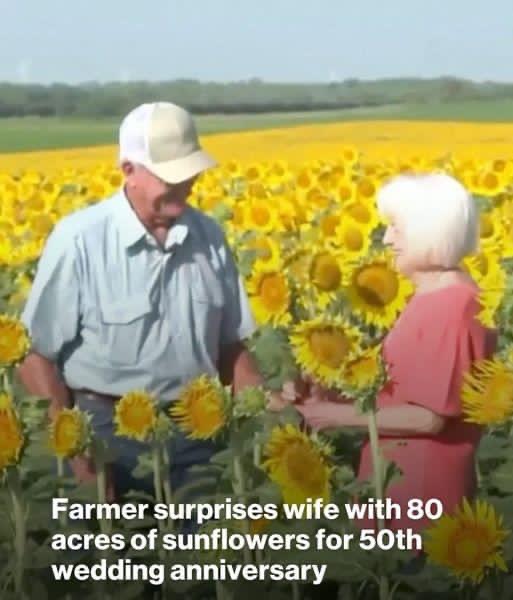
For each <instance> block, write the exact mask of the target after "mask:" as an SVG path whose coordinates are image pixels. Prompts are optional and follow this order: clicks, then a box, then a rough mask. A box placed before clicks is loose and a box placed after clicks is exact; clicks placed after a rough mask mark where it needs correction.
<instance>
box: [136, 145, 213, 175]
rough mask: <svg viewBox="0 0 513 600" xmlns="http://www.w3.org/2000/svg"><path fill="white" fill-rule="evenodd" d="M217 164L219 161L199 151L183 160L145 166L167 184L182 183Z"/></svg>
mask: <svg viewBox="0 0 513 600" xmlns="http://www.w3.org/2000/svg"><path fill="white" fill-rule="evenodd" d="M217 164H218V163H217V161H215V160H214V159H213V158H212V157H211V156H210V155H209V154H207V153H206V152H205V151H204V150H197V151H196V152H193V153H192V154H189V156H184V157H183V158H178V159H176V160H170V161H168V162H162V163H148V164H145V165H144V166H145V167H146V168H147V169H148V171H151V172H152V173H153V174H154V175H156V176H157V177H159V178H160V179H162V180H163V181H165V182H166V183H182V181H187V179H191V178H192V177H195V176H196V175H199V174H200V173H203V171H206V170H207V169H211V168H212V167H215V166H217Z"/></svg>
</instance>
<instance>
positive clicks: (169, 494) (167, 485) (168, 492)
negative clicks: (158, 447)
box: [162, 444, 174, 532]
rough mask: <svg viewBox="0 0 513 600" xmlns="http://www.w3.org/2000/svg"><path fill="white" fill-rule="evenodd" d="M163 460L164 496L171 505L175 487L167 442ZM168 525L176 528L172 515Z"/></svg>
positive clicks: (170, 529) (170, 528)
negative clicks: (173, 485)
mask: <svg viewBox="0 0 513 600" xmlns="http://www.w3.org/2000/svg"><path fill="white" fill-rule="evenodd" d="M162 460H163V463H164V476H163V485H164V498H165V501H166V504H167V505H168V506H169V505H170V504H173V489H172V487H171V458H170V456H169V449H168V447H167V445H166V444H163V445H162ZM167 527H168V529H169V531H171V532H172V531H173V530H174V523H173V519H172V518H171V517H169V519H168V521H167Z"/></svg>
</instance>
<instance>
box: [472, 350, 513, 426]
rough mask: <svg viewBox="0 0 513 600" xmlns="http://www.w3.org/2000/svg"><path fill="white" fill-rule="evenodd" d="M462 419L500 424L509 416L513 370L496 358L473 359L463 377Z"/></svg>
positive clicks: (510, 414)
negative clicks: (463, 415) (469, 369)
mask: <svg viewBox="0 0 513 600" xmlns="http://www.w3.org/2000/svg"><path fill="white" fill-rule="evenodd" d="M461 399H462V405H463V413H464V414H465V420H466V421H467V422H469V423H477V424H479V425H500V424H501V423H504V422H505V421H507V420H509V419H510V418H511V417H512V416H513V370H512V369H511V368H510V367H508V366H507V365H506V364H504V363H503V362H501V361H500V360H498V359H494V360H481V361H476V362H475V363H474V365H473V368H472V370H471V371H470V372H468V373H465V374H464V376H463V386H462V390H461Z"/></svg>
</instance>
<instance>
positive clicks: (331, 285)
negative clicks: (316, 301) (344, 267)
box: [312, 254, 342, 292]
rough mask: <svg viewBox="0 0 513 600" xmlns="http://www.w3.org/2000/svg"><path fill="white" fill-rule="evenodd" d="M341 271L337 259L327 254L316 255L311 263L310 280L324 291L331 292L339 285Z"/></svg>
mask: <svg viewBox="0 0 513 600" xmlns="http://www.w3.org/2000/svg"><path fill="white" fill-rule="evenodd" d="M341 280H342V273H341V272H340V267H339V266H338V264H337V261H336V260H335V259H334V258H333V256H330V255H329V254H321V255H319V256H316V257H315V259H314V261H313V265H312V281H313V282H314V284H315V285H316V286H317V287H318V288H320V289H321V290H323V291H325V292H332V291H334V290H336V289H337V288H338V287H339V286H340V282H341Z"/></svg>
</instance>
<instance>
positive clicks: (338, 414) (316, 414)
mask: <svg viewBox="0 0 513 600" xmlns="http://www.w3.org/2000/svg"><path fill="white" fill-rule="evenodd" d="M296 408H297V410H298V411H299V412H300V413H301V414H302V415H303V418H304V419H305V422H306V424H307V425H308V426H310V427H311V428H312V429H315V430H322V429H331V428H334V427H341V426H342V425H344V410H345V408H346V406H344V405H343V404H339V403H337V402H326V401H324V402H318V401H316V400H315V399H310V398H309V399H307V400H306V401H305V402H304V403H303V404H301V405H299V406H296Z"/></svg>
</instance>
